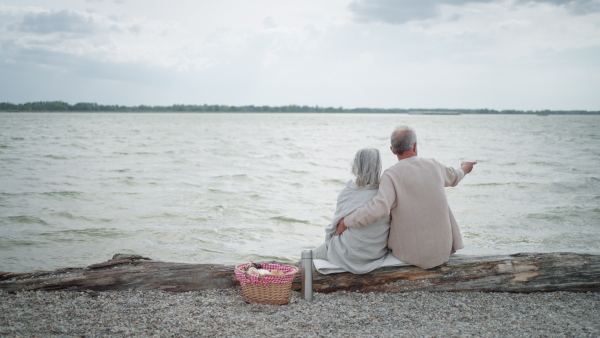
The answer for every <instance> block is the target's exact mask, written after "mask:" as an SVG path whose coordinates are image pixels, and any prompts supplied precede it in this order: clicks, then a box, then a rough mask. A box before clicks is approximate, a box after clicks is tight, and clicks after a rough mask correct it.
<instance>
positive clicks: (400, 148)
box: [390, 126, 417, 155]
mask: <svg viewBox="0 0 600 338" xmlns="http://www.w3.org/2000/svg"><path fill="white" fill-rule="evenodd" d="M390 139H391V141H392V150H393V151H394V154H397V155H402V153H403V152H405V151H407V150H411V149H412V148H413V147H414V146H415V143H417V134H416V133H415V131H414V129H412V128H411V127H409V126H398V127H396V129H395V130H394V131H393V132H392V136H391V138H390Z"/></svg>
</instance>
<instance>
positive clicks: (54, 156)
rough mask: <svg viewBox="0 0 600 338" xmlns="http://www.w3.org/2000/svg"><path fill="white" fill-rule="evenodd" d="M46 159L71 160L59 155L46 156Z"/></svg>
mask: <svg viewBox="0 0 600 338" xmlns="http://www.w3.org/2000/svg"><path fill="white" fill-rule="evenodd" d="M44 157H46V158H51V159H55V160H68V159H69V158H68V157H66V156H59V155H46V156H44Z"/></svg>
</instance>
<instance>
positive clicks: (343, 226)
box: [335, 218, 348, 235]
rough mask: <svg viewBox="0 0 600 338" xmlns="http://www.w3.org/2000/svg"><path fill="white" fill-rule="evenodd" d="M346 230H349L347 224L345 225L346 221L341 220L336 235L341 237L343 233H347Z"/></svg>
mask: <svg viewBox="0 0 600 338" xmlns="http://www.w3.org/2000/svg"><path fill="white" fill-rule="evenodd" d="M346 229H348V228H347V227H346V223H344V219H343V218H342V219H341V220H340V222H339V223H338V226H337V231H336V232H335V234H336V235H341V234H342V232H344V231H346Z"/></svg>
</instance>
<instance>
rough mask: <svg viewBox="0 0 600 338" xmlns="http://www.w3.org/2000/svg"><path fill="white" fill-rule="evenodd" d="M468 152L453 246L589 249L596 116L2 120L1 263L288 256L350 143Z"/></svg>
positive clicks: (324, 213)
mask: <svg viewBox="0 0 600 338" xmlns="http://www.w3.org/2000/svg"><path fill="white" fill-rule="evenodd" d="M399 124H407V125H410V126H412V127H414V128H415V130H416V131H417V134H418V139H419V140H418V142H419V155H420V156H423V157H434V158H436V159H437V160H438V161H440V162H442V163H444V164H446V165H449V166H459V165H460V162H461V161H465V160H475V161H478V162H479V164H477V165H476V167H475V170H474V171H473V173H472V174H470V175H467V177H466V178H465V179H464V180H463V181H462V182H461V184H459V185H458V186H457V187H455V188H448V189H446V192H447V195H448V199H449V203H450V206H451V207H452V210H453V211H454V214H455V216H456V218H457V220H458V222H459V225H460V227H461V230H462V233H463V237H464V241H465V245H466V248H465V249H463V250H461V251H459V253H461V254H512V253H518V252H551V251H570V252H578V253H594V254H600V245H599V244H600V128H599V127H600V116H583V115H572V116H554V115H551V116H536V115H522V116H518V115H517V116H514V115H456V116H439V115H435V116H427V115H402V114H176V113H164V114H163V113H152V114H133V113H132V114H127V113H116V114H108V113H41V114H39V113H31V114H30V113H2V114H0V271H25V270H32V269H44V270H47V269H55V268H62V267H82V266H86V265H89V264H93V263H98V262H103V261H106V260H108V259H110V258H111V257H112V255H113V254H115V253H132V254H140V255H143V256H146V257H150V258H153V259H156V260H163V261H172V262H194V263H223V264H236V263H244V262H248V261H250V260H253V261H260V260H278V261H281V262H295V261H298V260H299V258H300V252H301V251H302V250H303V249H309V248H313V247H315V246H317V245H319V244H321V243H322V241H323V239H324V228H325V226H326V225H327V224H328V223H329V221H330V218H331V216H332V215H333V212H334V210H335V202H336V198H337V195H338V193H339V192H340V191H341V190H342V189H343V187H344V184H345V182H346V181H347V180H349V179H351V178H352V176H351V174H350V162H351V160H352V158H353V156H354V154H355V152H356V150H358V149H359V148H362V147H375V148H378V149H380V150H381V151H382V154H383V155H384V156H383V158H384V167H388V166H390V165H392V164H393V163H395V162H396V158H395V156H394V155H393V154H392V153H391V152H390V151H389V135H390V133H391V131H392V130H393V129H394V127H395V126H396V125H399Z"/></svg>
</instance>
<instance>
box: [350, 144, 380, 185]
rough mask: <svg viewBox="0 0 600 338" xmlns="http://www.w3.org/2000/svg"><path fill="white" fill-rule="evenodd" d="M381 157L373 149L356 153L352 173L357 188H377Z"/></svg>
mask: <svg viewBox="0 0 600 338" xmlns="http://www.w3.org/2000/svg"><path fill="white" fill-rule="evenodd" d="M381 167H382V165H381V156H380V155H379V150H377V149H375V148H363V149H360V150H359V151H357V152H356V156H354V163H353V164H352V173H353V174H354V175H355V176H356V184H357V185H358V186H359V187H371V188H377V187H379V181H380V179H381Z"/></svg>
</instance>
